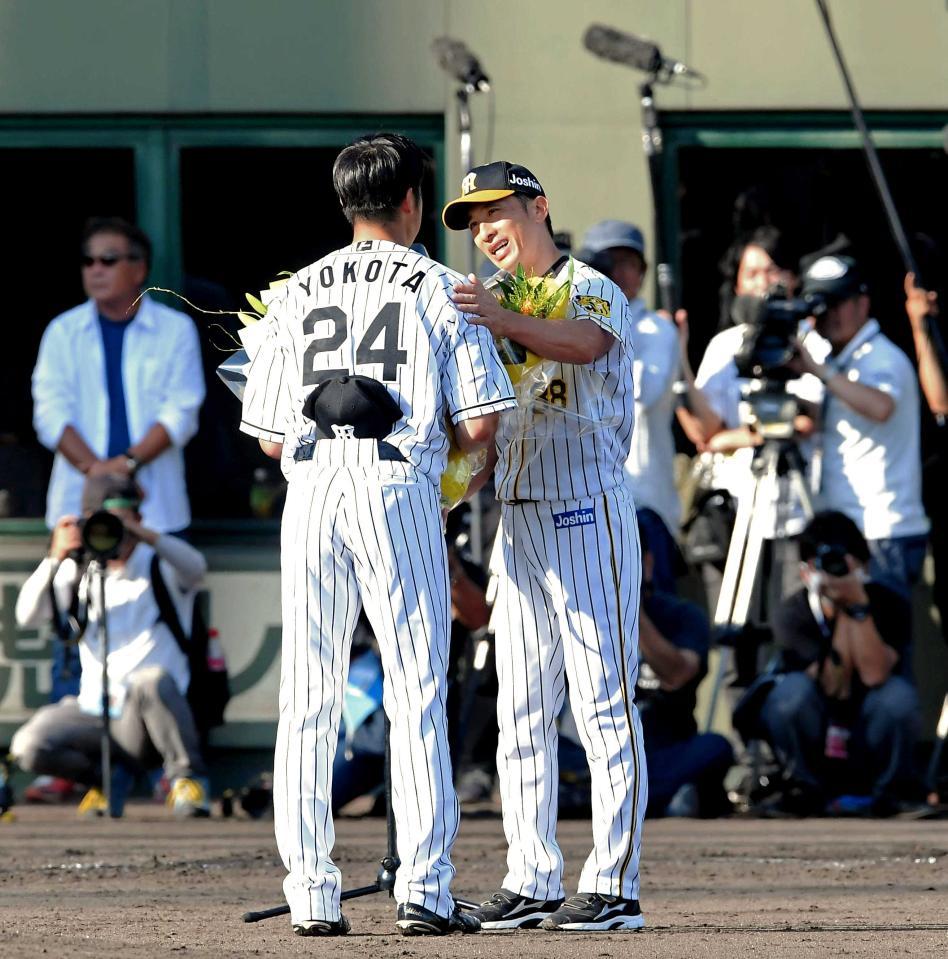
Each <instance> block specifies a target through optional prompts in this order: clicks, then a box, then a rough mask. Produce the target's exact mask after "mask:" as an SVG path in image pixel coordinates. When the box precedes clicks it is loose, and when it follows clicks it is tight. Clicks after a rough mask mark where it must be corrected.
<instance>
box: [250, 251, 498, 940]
mask: <svg viewBox="0 0 948 959" xmlns="http://www.w3.org/2000/svg"><path fill="white" fill-rule="evenodd" d="M457 279H459V277H458V276H457V275H456V274H453V273H451V272H449V271H448V270H446V269H445V268H444V267H442V266H441V265H439V264H438V263H435V262H434V261H432V260H430V259H428V258H427V257H424V256H421V255H419V254H417V253H414V252H412V251H411V250H408V249H406V248H405V247H402V246H399V245H397V244H395V243H390V242H385V241H375V240H372V241H360V242H357V243H354V244H352V245H350V246H348V247H345V248H343V249H341V250H337V251H336V252H335V253H330V254H329V255H328V256H326V257H323V258H322V259H321V260H318V261H317V262H316V263H314V264H313V265H312V266H309V267H307V268H306V269H304V270H301V271H300V272H299V273H297V274H296V275H295V276H293V277H292V278H291V279H290V281H289V282H288V283H287V284H286V285H285V286H284V287H283V288H282V289H281V291H280V293H279V294H278V295H277V296H276V297H275V298H274V300H272V301H271V303H270V304H269V310H268V318H267V320H266V321H265V323H266V326H265V327H264V328H263V329H262V330H261V334H262V337H263V342H262V343H260V344H255V346H256V351H255V352H254V353H253V358H252V361H251V366H250V370H249V373H248V378H247V386H246V390H245V392H244V403H243V411H242V418H241V427H240V428H241V429H242V430H243V431H244V432H246V433H249V434H251V435H252V436H257V437H260V438H262V439H267V440H271V441H275V442H282V443H283V446H284V464H285V469H286V472H287V474H288V479H289V487H288V492H287V499H286V506H285V508H284V511H283V522H282V530H281V542H282V550H281V573H282V575H281V579H282V584H283V651H282V660H281V675H280V722H279V726H278V730H277V745H276V757H275V761H274V811H275V820H276V834H277V844H278V846H279V849H280V854H281V856H282V858H283V862H284V865H285V866H286V869H287V877H286V879H285V881H284V886H283V888H284V892H285V894H286V899H287V902H288V903H289V906H290V912H291V917H292V920H293V922H294V923H299V922H303V921H307V920H310V919H327V920H331V921H337V920H338V919H339V915H340V901H341V885H342V883H341V876H340V873H339V869H338V867H337V866H336V865H335V864H334V862H333V860H332V856H331V853H332V847H333V841H334V831H333V825H332V815H331V808H332V803H331V796H330V781H331V778H332V774H331V770H332V764H333V758H334V756H335V753H336V744H337V741H338V734H339V724H340V720H341V713H342V701H343V688H344V683H345V672H346V663H347V660H348V655H349V648H350V642H351V638H352V630H353V627H354V624H355V621H356V618H357V616H358V613H359V609H360V607H364V609H365V613H366V616H367V617H368V619H369V622H370V623H371V625H372V631H373V633H374V634H375V636H376V639H377V640H378V643H379V648H380V651H381V654H382V663H383V668H384V671H385V693H384V705H385V711H386V714H387V716H388V718H389V720H390V722H391V731H390V740H389V741H390V744H391V759H392V762H391V769H392V808H393V812H394V815H395V821H396V834H397V842H398V856H399V859H400V861H401V865H400V866H399V868H398V871H397V873H396V877H395V888H394V892H395V896H396V898H397V899H398V901H399V903H414V904H416V905H419V906H422V907H424V908H426V909H430V910H431V911H433V912H436V913H437V914H438V915H440V916H448V915H450V914H451V912H452V909H453V907H454V902H453V899H452V896H451V891H450V883H451V879H452V877H453V876H454V867H453V866H452V865H451V860H450V848H451V845H452V843H453V841H454V838H455V835H456V833H457V823H458V804H457V797H456V795H455V793H454V787H453V784H452V778H451V761H450V756H449V752H448V737H447V724H446V720H445V686H446V681H445V663H446V662H447V658H448V638H449V629H450V607H449V603H448V595H449V586H448V569H447V553H446V549H445V543H444V536H443V533H442V529H441V510H440V496H439V491H438V489H437V483H438V480H439V478H440V475H441V472H442V470H443V468H444V463H445V458H446V452H447V447H448V442H447V437H446V434H445V430H444V427H443V420H444V417H445V414H447V415H448V416H449V417H450V418H451V420H452V422H453V423H455V424H457V423H459V422H461V421H463V420H466V419H470V418H473V417H478V416H484V415H487V414H489V413H493V412H497V411H500V410H504V409H507V408H509V407H512V406H514V405H515V400H514V398H513V390H512V387H511V385H510V380H509V378H508V377H507V374H506V372H505V371H504V369H503V366H502V365H501V364H500V360H499V359H498V357H497V353H496V350H495V349H494V345H493V341H492V338H491V336H490V334H489V333H488V331H487V330H486V329H484V328H482V327H478V326H475V325H474V324H471V323H468V321H467V319H466V318H465V316H464V315H463V314H459V313H458V312H457V309H456V308H455V306H454V304H453V302H452V301H451V299H450V293H451V292H452V290H453V284H454V283H455V282H456V280H457ZM248 351H249V347H248ZM343 372H348V373H358V374H361V375H363V376H370V377H372V378H373V379H375V380H377V381H378V382H381V383H383V384H384V385H385V386H386V387H387V389H388V390H389V392H390V394H391V396H392V397H393V398H394V399H395V400H396V401H397V403H398V405H399V408H400V410H401V412H402V417H401V419H400V420H398V421H397V422H396V424H395V426H394V428H393V431H392V432H391V433H390V434H389V435H388V437H386V441H387V443H388V444H389V445H390V446H394V447H396V449H397V450H398V451H399V453H400V454H401V456H402V458H403V459H401V460H398V459H392V458H390V457H385V458H383V457H382V456H381V455H380V448H379V444H378V443H377V441H376V440H374V439H359V438H354V437H353V436H351V429H350V430H349V431H347V430H346V429H345V424H330V425H331V426H332V429H333V432H334V433H336V434H337V435H336V438H334V439H329V438H320V439H318V440H317V437H316V427H315V424H314V423H312V422H311V421H310V420H308V419H307V418H306V417H305V416H304V415H303V406H304V401H305V400H306V398H307V397H308V396H309V394H310V393H311V392H312V391H313V389H315V387H316V385H317V383H319V382H321V381H322V379H323V378H326V377H328V376H331V375H333V374H340V373H343ZM300 444H308V445H309V448H308V449H307V450H306V451H305V452H306V453H307V457H300V458H299V459H298V460H296V459H295V458H294V457H293V456H292V455H288V453H287V451H288V450H290V451H291V450H294V449H297V448H298V447H299V446H300ZM310 454H311V455H310Z"/></svg>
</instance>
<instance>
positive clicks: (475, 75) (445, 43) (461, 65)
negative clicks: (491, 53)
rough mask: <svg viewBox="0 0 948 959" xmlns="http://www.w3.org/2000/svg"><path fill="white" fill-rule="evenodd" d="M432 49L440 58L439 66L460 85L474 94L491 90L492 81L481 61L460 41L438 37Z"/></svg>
mask: <svg viewBox="0 0 948 959" xmlns="http://www.w3.org/2000/svg"><path fill="white" fill-rule="evenodd" d="M431 49H432V51H433V52H434V54H435V56H436V57H437V58H438V66H439V67H441V69H442V70H444V71H446V72H447V73H450V74H451V76H452V77H454V79H455V80H457V81H458V82H459V83H463V84H464V86H466V87H468V88H469V89H470V90H471V91H472V92H473V91H474V90H477V91H479V92H481V93H486V92H487V91H488V90H490V80H489V79H488V78H487V74H486V73H484V69H483V67H481V64H480V61H479V60H478V59H477V57H475V56H474V54H473V53H471V51H470V50H468V48H467V47H466V46H465V45H464V44H463V43H462V42H461V41H460V40H454V39H452V38H451V37H438V38H437V39H436V40H434V41H433V42H432V44H431Z"/></svg>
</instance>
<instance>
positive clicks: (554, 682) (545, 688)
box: [493, 487, 648, 899]
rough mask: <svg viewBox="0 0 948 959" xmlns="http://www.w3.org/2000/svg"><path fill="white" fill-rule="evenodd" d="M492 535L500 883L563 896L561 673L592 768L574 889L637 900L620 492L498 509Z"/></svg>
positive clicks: (632, 655) (638, 728) (637, 781)
mask: <svg viewBox="0 0 948 959" xmlns="http://www.w3.org/2000/svg"><path fill="white" fill-rule="evenodd" d="M501 534H502V536H503V541H502V542H503V573H502V574H501V577H500V582H499V584H498V594H497V599H496V602H495V605H494V615H493V625H494V631H495V637H496V658H497V675H498V682H499V686H500V692H499V696H498V702H497V714H498V721H499V725H500V739H499V744H498V748H497V766H498V771H499V773H500V786H501V795H502V799H503V817H504V831H505V832H506V834H507V842H508V844H509V848H508V854H507V875H506V877H505V879H504V881H503V886H504V888H506V889H510V890H512V891H514V892H518V893H520V894H521V895H523V896H529V897H530V898H534V899H558V898H560V897H562V896H563V895H564V890H563V878H562V877H563V856H562V853H561V852H560V848H559V846H558V845H557V842H556V817H557V788H558V782H559V768H558V764H557V729H556V718H557V716H558V715H559V712H560V709H561V707H562V705H563V697H564V693H565V689H566V679H568V680H569V694H570V705H571V707H572V711H573V715H574V717H575V719H576V725H577V728H578V730H579V733H580V737H581V739H582V742H583V746H584V747H585V750H586V757H587V759H588V761H589V768H590V772H591V777H592V825H593V849H592V852H591V853H590V855H589V857H588V859H587V860H586V863H585V865H584V867H583V871H582V874H581V876H580V880H579V890H578V891H580V892H598V893H601V894H603V895H611V896H623V897H624V898H627V899H637V898H638V890H639V853H640V848H641V841H642V820H643V818H644V816H645V807H646V805H647V800H648V782H647V778H646V771H645V750H644V747H643V741H642V725H641V722H640V720H639V715H638V711H637V709H636V707H635V703H634V691H635V679H636V672H637V669H638V652H637V647H638V611H639V590H640V586H641V572H640V571H641V560H640V554H639V542H638V530H637V528H636V524H635V509H634V505H633V502H632V496H631V493H630V492H629V491H628V490H627V489H626V488H624V487H619V488H617V489H614V490H611V491H610V492H608V493H606V494H604V495H601V496H596V497H591V498H588V499H583V500H567V501H559V502H527V503H519V504H504V506H503V510H502V517H501Z"/></svg>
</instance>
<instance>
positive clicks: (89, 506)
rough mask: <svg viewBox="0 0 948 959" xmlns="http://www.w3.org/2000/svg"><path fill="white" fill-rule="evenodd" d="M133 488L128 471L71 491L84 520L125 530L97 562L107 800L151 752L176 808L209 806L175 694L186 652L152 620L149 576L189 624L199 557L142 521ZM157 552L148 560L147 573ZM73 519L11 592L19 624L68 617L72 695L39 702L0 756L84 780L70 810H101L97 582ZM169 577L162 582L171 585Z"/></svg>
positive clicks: (115, 798) (115, 803)
mask: <svg viewBox="0 0 948 959" xmlns="http://www.w3.org/2000/svg"><path fill="white" fill-rule="evenodd" d="M140 499H141V491H140V489H139V488H138V487H137V486H136V485H135V483H134V482H133V481H132V480H131V479H129V478H128V477H119V476H96V477H92V478H90V479H88V480H87V482H86V485H85V488H84V490H83V496H82V510H83V515H84V517H86V518H87V519H88V517H90V516H92V515H93V514H94V513H96V512H97V511H99V510H105V511H107V512H108V513H111V514H112V515H114V516H116V517H117V518H118V519H119V520H121V524H122V526H123V527H124V534H123V535H122V537H121V541H120V542H119V544H118V547H117V549H116V550H115V551H114V552H115V556H114V558H112V559H109V560H108V561H107V562H106V566H105V570H104V573H103V575H104V591H105V612H106V623H107V627H108V656H107V658H106V662H107V676H108V690H109V715H110V717H111V723H110V729H111V739H112V745H111V749H112V777H111V778H112V783H111V786H112V789H111V795H112V809H111V810H110V812H111V813H112V815H113V816H115V815H120V814H121V807H122V802H123V799H124V793H125V792H127V789H128V787H129V786H130V785H131V781H132V777H133V775H134V774H135V773H136V772H138V771H140V770H142V769H145V768H147V767H148V766H150V765H153V764H154V760H156V759H160V760H161V761H162V762H163V764H164V769H165V772H166V774H167V776H168V781H169V782H170V783H171V793H170V795H169V797H168V802H169V805H170V806H171V807H172V808H173V809H174V811H175V813H176V814H177V815H184V816H201V815H207V814H208V812H209V807H208V800H207V784H206V780H205V779H204V776H205V768H204V762H203V759H202V757H201V753H200V747H199V739H198V733H197V730H196V727H195V723H194V719H193V716H192V714H191V710H190V707H189V706H188V702H187V699H186V693H187V689H188V684H189V681H190V671H189V666H188V659H187V657H186V656H185V654H184V652H183V651H182V649H181V647H180V646H179V644H178V642H177V641H176V639H175V638H174V635H173V634H172V632H171V629H170V628H169V626H168V625H167V624H166V623H165V622H164V621H162V616H161V613H160V608H159V602H158V599H157V598H156V594H155V589H154V585H153V584H154V582H155V580H154V579H153V576H154V575H155V572H158V573H159V574H160V576H161V578H162V580H163V581H164V582H165V583H167V584H168V587H169V588H168V590H167V591H168V593H169V594H170V596H171V598H172V602H173V604H174V607H175V609H176V611H177V613H178V616H179V621H180V622H183V623H185V624H188V623H189V622H190V619H191V614H192V610H193V601H194V595H195V587H196V586H197V585H198V583H199V582H200V580H201V578H202V577H203V575H204V572H205V570H206V563H205V561H204V558H203V556H201V554H200V553H199V552H198V551H197V550H196V549H194V548H193V547H191V546H189V545H188V544H187V543H185V542H183V541H182V540H181V539H178V538H176V537H173V536H168V535H159V534H158V533H155V532H153V531H152V530H149V529H146V528H145V527H143V526H142V525H141V516H140V514H139V505H140ZM156 555H157V557H158V559H159V562H158V569H157V571H153V568H152V567H153V557H155V556H156ZM84 557H85V554H84V553H83V541H82V536H81V532H80V524H79V522H78V521H77V519H76V517H71V516H65V517H63V518H62V519H60V520H59V522H57V523H56V526H55V528H54V530H53V535H52V540H51V544H50V549H49V555H48V556H47V557H46V558H45V559H44V560H43V561H42V563H40V565H39V567H38V568H37V569H36V571H35V572H34V573H33V575H32V576H31V577H30V578H29V579H28V580H27V582H26V583H25V584H24V585H23V588H22V589H21V591H20V595H19V597H18V599H17V604H16V618H17V622H18V623H19V625H20V626H32V627H36V626H40V625H42V624H43V623H44V622H48V621H50V619H52V620H53V622H54V623H55V624H58V629H57V631H58V632H60V634H62V632H63V631H64V628H63V624H64V623H65V622H66V619H67V615H68V618H69V620H71V623H72V625H71V627H69V628H66V629H65V631H67V632H68V631H70V630H71V632H72V633H73V634H74V635H75V636H77V637H81V639H80V641H79V655H80V661H81V664H82V677H81V680H80V685H79V695H78V697H76V696H66V697H64V698H63V699H61V700H60V701H59V702H57V703H54V704H52V705H50V706H45V707H43V708H42V709H40V710H38V711H37V712H36V713H35V715H34V716H33V717H32V718H31V719H30V720H29V721H28V722H27V723H26V724H25V725H24V726H23V727H21V728H20V729H19V730H17V732H16V734H15V735H14V737H13V742H12V744H11V753H12V755H13V757H14V758H15V759H16V760H17V762H18V763H19V765H20V767H21V768H23V769H25V770H27V771H30V772H33V773H37V774H46V775H51V776H62V777H65V778H67V779H71V780H74V781H76V782H80V783H83V784H85V785H87V786H89V787H91V788H90V790H89V792H88V793H87V795H86V797H85V799H83V801H82V804H81V805H80V813H81V814H86V813H88V814H97V815H101V814H103V813H104V812H106V804H105V799H104V797H103V794H102V791H101V789H100V787H101V786H102V783H101V759H102V757H101V730H102V666H101V652H100V650H101V647H100V642H101V632H100V625H101V622H102V609H101V606H100V592H99V583H98V582H97V581H96V582H95V583H93V582H91V580H92V578H93V577H91V576H90V575H89V567H88V565H87V562H86V559H85V558H84ZM172 584H173V585H172Z"/></svg>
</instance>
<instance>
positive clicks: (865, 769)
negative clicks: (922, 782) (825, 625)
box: [761, 673, 921, 798]
mask: <svg viewBox="0 0 948 959" xmlns="http://www.w3.org/2000/svg"><path fill="white" fill-rule="evenodd" d="M761 720H762V722H763V725H764V728H765V729H766V731H767V739H768V742H769V743H770V745H771V747H772V748H773V750H774V753H775V754H776V756H777V759H778V760H779V761H780V763H781V765H782V766H783V769H784V773H785V775H786V776H787V778H788V779H790V780H791V781H794V782H797V783H801V784H804V785H806V786H810V787H813V788H815V789H818V790H821V791H823V792H827V793H829V792H833V791H834V789H833V788H832V786H833V784H832V783H831V782H830V778H831V776H832V775H833V771H834V764H837V763H839V761H838V760H827V759H826V757H825V754H824V752H825V745H826V728H827V726H828V725H829V720H830V715H829V703H828V702H827V700H826V697H825V696H823V694H822V692H821V691H820V689H819V688H818V686H817V684H816V682H815V681H814V680H812V679H811V678H810V677H809V676H807V675H806V673H787V674H786V675H785V676H782V677H780V680H779V682H778V683H777V685H776V686H775V687H774V688H773V690H772V691H771V693H770V695H769V696H768V697H767V699H766V700H765V702H764V706H763V709H762V711H761ZM920 729H921V712H920V708H919V701H918V693H917V692H916V690H915V687H914V686H913V685H912V684H911V683H910V682H909V681H908V680H907V679H904V678H903V677H901V676H890V677H889V678H888V679H887V680H886V681H885V682H884V683H883V684H882V685H881V686H877V687H875V688H874V689H870V690H869V691H868V692H867V693H866V695H865V698H864V699H863V701H862V703H861V704H860V706H859V709H858V713H857V715H856V716H855V719H854V721H853V724H852V727H851V736H850V741H849V759H848V761H847V762H846V763H845V764H843V771H844V773H845V775H846V777H848V778H847V781H846V782H845V783H836V784H835V785H836V786H837V787H841V788H837V789H836V790H835V791H840V792H844V793H858V792H860V791H861V790H868V792H870V793H871V794H872V795H873V796H874V797H878V798H882V797H886V798H899V797H900V796H901V795H903V792H904V790H905V788H906V787H911V786H913V785H914V784H915V771H914V766H913V761H912V760H913V753H914V750H915V743H916V741H917V740H918V735H919V731H920ZM836 771H837V772H839V771H840V768H839V766H836Z"/></svg>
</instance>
